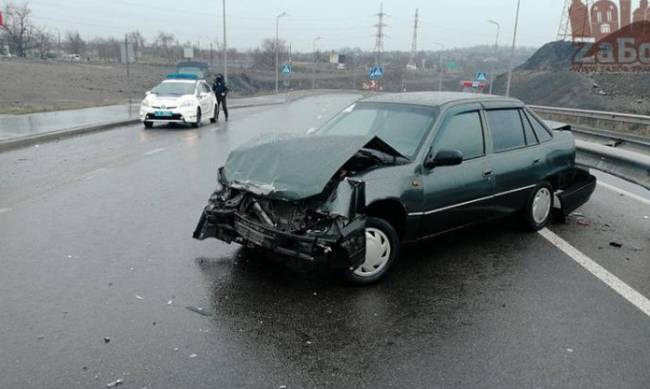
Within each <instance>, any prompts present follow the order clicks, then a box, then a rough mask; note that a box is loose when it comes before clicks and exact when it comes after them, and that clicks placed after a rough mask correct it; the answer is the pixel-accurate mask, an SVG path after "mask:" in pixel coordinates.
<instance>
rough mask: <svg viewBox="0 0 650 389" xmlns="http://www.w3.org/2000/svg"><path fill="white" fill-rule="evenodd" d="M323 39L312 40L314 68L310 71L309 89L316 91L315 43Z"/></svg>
mask: <svg viewBox="0 0 650 389" xmlns="http://www.w3.org/2000/svg"><path fill="white" fill-rule="evenodd" d="M321 39H323V38H321V37H317V38H315V39H314V66H312V69H311V89H316V64H317V61H318V58H317V57H316V43H317V42H318V41H319V40H321Z"/></svg>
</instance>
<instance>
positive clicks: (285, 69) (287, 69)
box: [282, 63, 292, 75]
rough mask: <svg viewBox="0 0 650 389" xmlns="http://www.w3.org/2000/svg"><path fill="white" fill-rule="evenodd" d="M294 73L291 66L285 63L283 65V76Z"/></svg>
mask: <svg viewBox="0 0 650 389" xmlns="http://www.w3.org/2000/svg"><path fill="white" fill-rule="evenodd" d="M291 73H292V69H291V64H288V63H285V64H284V65H282V74H285V75H289V74H291Z"/></svg>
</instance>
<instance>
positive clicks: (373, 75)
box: [368, 66, 384, 80]
mask: <svg viewBox="0 0 650 389" xmlns="http://www.w3.org/2000/svg"><path fill="white" fill-rule="evenodd" d="M368 77H369V78H370V79H371V80H381V79H382V78H383V77H384V68H382V67H381V66H373V67H372V68H371V69H370V71H369V72H368Z"/></svg>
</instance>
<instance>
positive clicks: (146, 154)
mask: <svg viewBox="0 0 650 389" xmlns="http://www.w3.org/2000/svg"><path fill="white" fill-rule="evenodd" d="M163 151H165V149H155V150H151V151H147V152H146V153H144V156H145V157H151V156H152V155H156V154H158V153H162V152H163Z"/></svg>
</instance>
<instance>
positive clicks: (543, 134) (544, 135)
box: [526, 112, 553, 142]
mask: <svg viewBox="0 0 650 389" xmlns="http://www.w3.org/2000/svg"><path fill="white" fill-rule="evenodd" d="M526 116H527V117H528V119H529V120H530V123H531V124H532V125H533V130H535V134H537V138H539V141H540V142H546V141H549V140H551V139H553V136H552V135H551V134H550V133H549V132H548V130H547V129H546V128H545V127H544V126H543V125H542V123H540V122H539V120H537V118H536V117H534V116H533V115H531V114H529V113H528V112H526Z"/></svg>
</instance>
